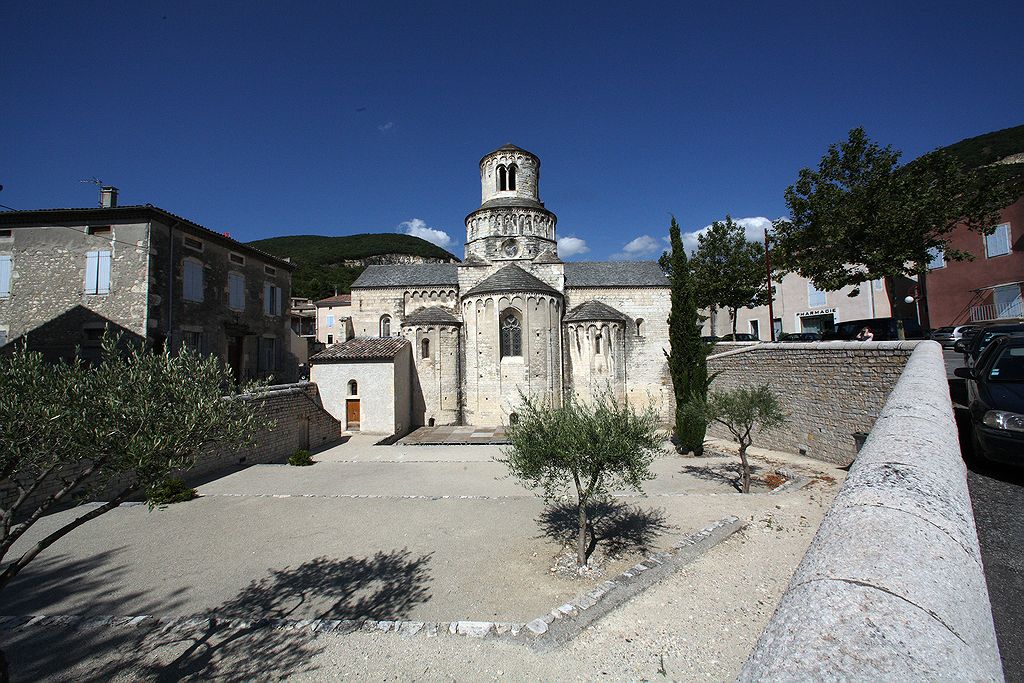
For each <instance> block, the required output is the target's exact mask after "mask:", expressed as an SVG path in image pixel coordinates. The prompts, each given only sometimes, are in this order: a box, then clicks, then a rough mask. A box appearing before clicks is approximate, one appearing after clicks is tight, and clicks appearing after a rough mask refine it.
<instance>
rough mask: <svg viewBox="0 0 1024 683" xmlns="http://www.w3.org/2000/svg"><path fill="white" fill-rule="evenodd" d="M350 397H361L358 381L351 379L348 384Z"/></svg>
mask: <svg viewBox="0 0 1024 683" xmlns="http://www.w3.org/2000/svg"><path fill="white" fill-rule="evenodd" d="M348 395H349V396H358V395H359V385H358V384H357V383H356V381H355V380H354V379H351V380H349V382H348Z"/></svg>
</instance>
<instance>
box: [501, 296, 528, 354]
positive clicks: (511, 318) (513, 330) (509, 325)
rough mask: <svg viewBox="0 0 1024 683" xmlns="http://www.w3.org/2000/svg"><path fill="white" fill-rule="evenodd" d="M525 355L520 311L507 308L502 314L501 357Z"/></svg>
mask: <svg viewBox="0 0 1024 683" xmlns="http://www.w3.org/2000/svg"><path fill="white" fill-rule="evenodd" d="M522 355H523V324H522V321H521V320H520V318H519V311H517V310H516V309H514V308H506V309H505V311H504V312H503V313H502V314H501V357H502V358H505V357H506V356H522Z"/></svg>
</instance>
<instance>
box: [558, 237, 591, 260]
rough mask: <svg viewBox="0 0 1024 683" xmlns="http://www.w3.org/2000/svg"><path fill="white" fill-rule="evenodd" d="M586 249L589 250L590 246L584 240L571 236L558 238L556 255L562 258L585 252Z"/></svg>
mask: <svg viewBox="0 0 1024 683" xmlns="http://www.w3.org/2000/svg"><path fill="white" fill-rule="evenodd" d="M588 251H590V247H588V246H587V241H586V240H582V239H580V238H579V237H571V236H570V237H559V238H558V255H559V256H561V257H562V258H571V257H573V256H578V255H579V254H586V253H587V252H588Z"/></svg>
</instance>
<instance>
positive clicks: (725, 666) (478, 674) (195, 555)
mask: <svg viewBox="0 0 1024 683" xmlns="http://www.w3.org/2000/svg"><path fill="white" fill-rule="evenodd" d="M500 452H501V448H500V447H496V446H376V445H374V444H373V440H372V439H371V438H369V437H366V436H356V437H353V438H352V439H350V440H349V441H348V442H346V443H344V444H342V445H340V446H336V447H334V448H332V449H330V450H328V451H325V452H323V453H320V454H317V455H316V456H315V459H316V460H317V461H318V463H317V464H316V465H315V466H313V467H307V468H295V467H287V466H283V465H257V466H253V467H249V468H247V469H244V470H241V471H239V472H235V473H233V474H230V475H227V476H224V477H221V478H219V479H215V480H213V481H210V482H208V483H206V484H203V485H202V486H200V487H199V491H200V493H201V495H202V497H201V498H199V499H196V500H193V501H190V502H188V503H184V504H178V505H173V506H170V507H168V508H166V509H163V510H154V511H152V512H150V511H149V510H148V509H147V508H146V507H145V506H144V505H128V506H122V507H121V508H118V509H117V510H115V511H113V512H111V513H109V514H107V515H105V516H103V517H101V518H99V519H97V520H95V521H93V522H90V523H89V524H87V525H85V526H83V527H82V528H80V529H78V530H76V531H75V532H74V533H72V534H71V535H69V536H67V537H65V539H63V540H61V541H60V542H58V543H57V544H55V545H54V546H52V547H51V548H50V549H49V550H48V551H47V552H45V553H44V554H42V555H41V556H40V557H39V558H37V560H36V561H35V562H34V564H33V565H30V566H29V568H28V569H26V570H25V571H24V572H23V573H22V574H21V575H20V576H19V577H18V579H16V581H15V582H13V583H12V584H11V586H10V587H9V588H8V589H7V590H5V591H4V595H3V598H2V601H0V614H2V615H13V616H20V615H70V614H76V615H95V616H104V615H154V616H158V617H169V616H192V615H195V616H204V617H205V616H214V617H216V618H231V617H235V618H238V617H241V618H246V619H259V618H268V617H272V618H284V619H292V620H299V619H325V618H329V619H378V620H418V621H426V622H450V621H457V620H472V621H495V622H518V623H525V622H527V621H529V620H531V619H533V618H535V617H536V616H538V615H540V614H544V613H546V612H548V611H550V610H551V609H552V608H553V607H556V606H558V605H559V604H562V603H564V602H566V601H567V600H570V599H571V598H573V597H574V596H577V595H578V594H580V593H581V592H582V591H585V590H586V589H588V588H590V587H592V586H594V585H596V584H599V583H600V582H601V581H602V580H604V577H600V576H593V577H588V578H582V579H581V578H576V577H572V576H568V575H566V574H565V573H564V572H555V571H552V566H553V563H554V561H555V559H556V558H557V557H558V556H560V555H561V554H562V551H563V543H564V542H565V541H566V540H567V539H568V538H569V534H571V525H572V516H571V514H568V509H567V508H565V509H558V508H556V509H554V510H552V509H550V508H546V507H545V506H544V504H543V501H541V500H540V499H538V498H537V497H536V496H535V495H533V493H532V492H530V491H528V490H526V489H523V488H522V487H521V486H520V485H519V484H518V483H517V482H515V481H514V480H510V479H508V478H506V477H505V468H504V466H503V465H502V464H500V463H497V462H495V461H494V458H495V457H497V456H498V455H500ZM734 460H735V458H700V459H694V458H679V457H677V456H675V455H674V454H671V453H670V452H666V453H665V457H662V458H659V459H658V460H657V461H656V462H655V465H654V468H653V469H654V472H655V473H656V475H657V477H656V479H654V480H652V481H650V482H648V484H647V485H646V486H645V492H644V495H638V494H636V493H634V492H628V491H622V492H617V493H616V496H615V498H614V502H613V503H612V504H611V505H610V506H608V507H607V508H606V509H605V510H604V513H605V514H604V516H603V517H602V519H601V520H599V522H598V532H599V535H600V536H601V537H602V538H601V540H600V542H599V543H598V544H597V549H596V551H595V553H596V555H597V556H600V557H603V558H606V559H605V564H604V566H603V567H602V569H603V571H604V572H605V573H606V574H607V575H609V576H610V575H613V574H616V573H618V572H620V571H622V570H624V569H627V568H628V567H629V566H631V565H632V564H633V563H635V562H636V561H638V559H639V558H642V557H643V555H644V554H649V553H651V552H657V551H660V550H665V549H669V548H671V547H672V545H673V543H674V542H675V541H676V540H677V539H679V538H680V537H683V536H685V535H687V534H689V533H692V532H694V531H695V530H698V529H700V528H702V527H705V526H707V525H708V524H710V523H712V522H714V521H716V520H719V519H721V518H723V517H725V516H728V515H735V516H737V517H739V518H740V520H744V521H746V522H747V527H746V528H745V529H744V530H743V531H741V532H739V533H738V534H736V535H735V536H733V537H731V538H729V539H727V540H726V541H725V542H723V543H721V545H719V546H718V547H715V548H713V549H711V550H710V551H708V552H707V553H706V555H704V556H702V557H700V558H699V559H698V560H697V561H695V562H693V563H692V564H690V565H687V566H686V567H684V568H683V569H681V570H680V571H678V572H676V573H675V574H672V575H671V576H670V577H668V578H667V579H666V580H664V581H662V582H661V583H659V584H657V585H655V586H653V587H652V588H650V589H648V590H647V591H645V592H643V593H642V594H640V595H637V596H636V597H634V598H633V599H632V600H631V601H629V602H628V603H627V604H625V605H623V606H621V607H619V608H618V609H616V610H615V611H614V612H612V613H611V614H609V615H607V616H606V617H605V618H604V619H602V620H600V621H598V622H597V623H596V624H594V625H592V626H591V627H590V628H589V629H587V630H585V631H584V632H583V633H581V634H580V635H579V636H578V637H576V638H575V639H573V640H572V641H571V642H570V643H569V644H568V645H566V646H564V648H563V649H565V648H568V649H569V650H575V649H576V648H580V647H585V645H584V644H585V643H587V642H589V641H593V640H594V639H595V638H596V639H598V640H601V639H607V638H611V641H609V643H607V644H606V645H607V647H605V646H601V647H598V648H597V649H593V648H588V649H586V651H585V653H579V654H578V656H576V657H575V660H576V661H577V662H582V663H584V664H581V665H580V666H581V668H577V669H575V670H567V671H566V672H565V676H562V675H560V674H558V672H557V670H547V667H548V666H549V665H554V663H555V662H562V659H563V658H564V657H563V655H559V654H558V653H542V652H538V651H535V650H534V649H530V648H527V647H524V646H523V645H522V644H518V643H508V642H501V641H499V640H494V641H492V640H477V639H472V638H466V637H455V636H448V635H447V634H445V635H444V636H442V637H438V638H431V639H423V638H417V639H408V638H403V637H401V636H399V635H396V634H383V633H382V634H372V633H364V632H359V633H350V634H340V633H321V634H312V633H305V634H304V632H302V631H299V632H296V631H287V632H285V631H275V630H268V629H264V630H263V632H262V633H261V634H260V633H257V632H253V633H251V634H246V633H236V634H235V635H233V636H224V635H223V634H205V636H204V637H203V638H202V642H196V640H195V638H191V639H190V638H186V637H179V636H176V637H174V638H168V637H167V634H163V636H164V637H162V638H161V637H160V636H161V634H159V633H157V632H155V631H154V632H151V631H147V630H144V629H139V630H138V632H132V631H130V630H125V629H117V628H109V629H103V628H90V629H84V628H81V629H76V628H59V627H53V626H50V627H39V628H33V627H32V626H28V627H25V628H21V629H16V630H4V631H0V639H2V640H3V643H4V648H5V650H6V652H7V654H8V657H9V659H10V660H11V661H12V667H13V672H14V673H15V675H16V678H15V680H32V679H39V678H50V679H52V680H58V679H64V678H66V679H69V680H70V679H75V680H88V679H93V678H107V679H109V678H110V677H111V676H114V675H119V676H121V677H123V678H124V679H125V680H131V679H134V678H152V677H153V676H154V675H155V672H157V671H159V673H160V674H167V675H169V676H170V678H178V677H181V676H183V675H184V676H187V675H190V674H191V675H195V676H196V677H197V678H203V679H209V678H224V679H231V678H238V677H248V678H252V677H255V678H283V677H289V678H301V677H304V676H305V677H309V678H310V679H311V680H316V679H322V678H331V677H340V678H361V677H363V678H367V679H378V680H379V679H385V680H386V679H387V678H388V677H389V676H390V677H392V678H400V679H408V678H417V677H419V678H427V679H433V678H437V677H455V678H459V679H464V678H473V679H476V678H489V677H495V678H501V677H505V678H508V677H511V678H519V677H529V678H535V677H542V678H552V677H558V678H561V677H578V678H596V677H600V675H601V671H602V670H607V672H608V674H609V675H611V676H612V677H615V678H623V677H625V678H633V677H645V676H650V675H653V674H656V673H658V671H659V669H660V668H665V667H668V666H669V665H670V663H671V665H672V666H677V664H678V662H679V661H683V662H686V666H687V667H690V668H689V671H690V673H689V674H687V675H685V676H683V675H682V674H673V675H672V677H676V676H677V675H680V676H682V677H693V676H697V677H710V678H711V679H718V678H727V677H728V675H729V672H732V673H733V674H734V673H735V669H736V668H738V666H739V665H740V664H741V663H742V661H743V659H744V658H745V656H746V653H747V651H748V650H749V648H750V647H751V646H752V645H753V641H754V639H756V636H757V634H758V632H759V630H760V628H761V627H762V626H763V624H764V623H765V622H766V620H767V618H768V616H770V614H771V611H772V609H774V605H775V603H776V602H777V600H778V597H779V596H780V595H781V592H782V590H783V589H784V588H785V585H786V583H787V581H788V579H789V575H790V574H791V572H792V570H793V569H794V568H795V566H796V564H797V563H798V561H799V559H800V557H801V555H802V553H803V551H804V549H805V548H806V545H807V543H808V542H809V541H810V538H811V536H812V535H813V532H814V530H815V529H816V528H817V524H818V522H819V521H820V518H821V515H822V512H823V509H824V508H825V507H826V506H827V504H828V503H829V502H830V500H831V497H832V495H833V494H834V489H835V483H836V481H835V480H836V479H841V477H842V475H843V474H844V473H843V472H842V471H841V470H837V469H836V468H834V467H830V466H827V465H824V464H822V463H816V462H814V461H810V460H806V459H802V458H796V457H794V456H783V455H781V454H773V455H772V457H771V458H770V459H769V460H767V461H766V460H755V464H757V465H759V466H760V467H761V470H760V474H762V475H764V474H768V473H771V472H774V471H775V470H776V469H778V468H779V467H785V468H787V469H788V470H790V471H793V470H795V471H800V472H802V473H803V474H805V475H806V476H809V477H810V478H811V479H810V483H809V484H808V485H807V486H805V487H803V488H801V489H798V490H792V491H783V492H779V493H775V494H771V493H769V489H768V487H766V486H763V487H761V488H760V489H758V491H757V492H756V493H754V494H752V495H749V496H742V495H740V494H738V493H735V489H734V488H733V487H732V485H731V482H730V481H729V476H730V474H729V472H728V469H727V468H728V467H729V466H731V465H733V464H734V462H733V461H734ZM75 514H76V511H75V510H70V511H66V512H62V513H59V514H57V515H54V516H52V518H49V519H46V520H44V521H43V522H41V523H40V524H38V525H37V527H38V528H36V529H34V530H33V537H32V538H29V539H23V541H22V543H29V542H31V541H32V540H33V539H34V538H38V537H40V536H41V535H43V534H45V533H46V532H47V529H48V528H52V527H55V526H56V525H57V524H58V523H59V522H60V521H61V520H62V519H67V518H68V517H69V516H71V515H75ZM18 549H19V546H15V549H14V550H15V552H17V551H18ZM716 565H717V566H716ZM744 567H745V568H744ZM730 585H735V586H736V588H735V592H731V591H730V589H729V586H730ZM652 600H653V601H654V602H651V601H652ZM722 600H724V601H726V602H728V603H729V604H730V605H732V607H731V608H728V609H723V608H722V607H717V608H714V609H709V608H710V606H711V604H713V603H714V602H716V601H722ZM730 609H736V610H739V612H738V613H735V614H731V613H730ZM637 610H640V614H635V613H634V612H636V611H637ZM727 624H731V626H728V625H727ZM730 628H731V629H732V630H731V631H730ZM623 629H625V630H623ZM722 629H725V630H724V632H723V630H722ZM268 631H270V633H268ZM627 632H628V635H627ZM716 633H717V636H715V635H714V634H716ZM268 635H272V636H273V637H268ZM666 638H667V639H668V640H666ZM612 641H614V642H612ZM702 642H703V643H705V645H706V648H702V650H701V652H700V655H699V656H696V657H695V656H693V655H692V653H691V654H689V655H686V654H684V653H685V652H686V651H687V650H688V649H689V648H692V647H694V646H698V645H700V644H701V643H702ZM246 643H248V646H247V647H246V646H244V645H245V644H246ZM257 643H258V644H259V646H257ZM284 643H289V645H288V646H287V647H284ZM641 643H644V645H640V644H641ZM274 644H279V645H281V649H280V651H278V650H275V648H274V647H273V645H274ZM612 645H614V647H613V646H612ZM680 648H682V649H680ZM606 649H607V650H609V651H608V652H603V650H606ZM723 649H724V652H723V654H720V655H714V653H716V652H718V651H722V650H723ZM641 651H643V652H641ZM285 652H287V653H289V656H282V655H283V653H285ZM299 652H301V653H302V656H301V657H299V656H296V653H299ZM616 652H618V653H617V654H616ZM655 653H659V654H658V656H657V657H656V658H655V659H652V657H654V656H655ZM711 655H714V656H711ZM605 656H607V657H608V659H607V661H605V659H603V658H604V657H605ZM502 661H505V662H507V663H506V664H503V665H502V666H504V667H505V668H503V669H502V668H500V667H498V668H495V666H496V663H497V664H501V662H502ZM588 661H589V662H590V663H589V664H585V663H586V662H588ZM702 662H703V664H701V663H702ZM531 663H532V664H531ZM652 664H653V666H654V668H653V669H651V668H650V666H651V665H652ZM560 665H561V664H559V666H560ZM531 666H536V667H538V668H537V669H534V670H532V673H528V671H530V669H529V667H531ZM694 666H697V667H698V668H697V669H694V668H693V667H694ZM701 666H703V667H704V668H703V669H701V668H700V667H701ZM147 667H155V668H147ZM523 667H527V668H525V669H524V668H523ZM499 670H500V671H501V672H502V673H499ZM147 671H148V672H149V673H146V672H147ZM700 671H703V674H700V675H698V672H700ZM172 674H173V675H172ZM666 675H667V674H666Z"/></svg>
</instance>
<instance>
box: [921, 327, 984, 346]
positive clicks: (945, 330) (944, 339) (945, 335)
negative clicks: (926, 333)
mask: <svg viewBox="0 0 1024 683" xmlns="http://www.w3.org/2000/svg"><path fill="white" fill-rule="evenodd" d="M976 327H977V325H956V326H950V327H940V328H939V329H937V330H935V331H933V332H932V339H933V340H935V341H937V342H939V343H940V344H942V348H944V349H951V348H953V346H954V345H955V344H956V343H957V342H958V341H960V339H961V338H963V336H964V332H965V331H967V330H973V329H974V328H976Z"/></svg>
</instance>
